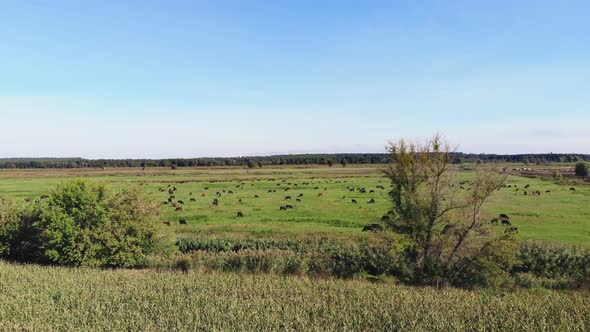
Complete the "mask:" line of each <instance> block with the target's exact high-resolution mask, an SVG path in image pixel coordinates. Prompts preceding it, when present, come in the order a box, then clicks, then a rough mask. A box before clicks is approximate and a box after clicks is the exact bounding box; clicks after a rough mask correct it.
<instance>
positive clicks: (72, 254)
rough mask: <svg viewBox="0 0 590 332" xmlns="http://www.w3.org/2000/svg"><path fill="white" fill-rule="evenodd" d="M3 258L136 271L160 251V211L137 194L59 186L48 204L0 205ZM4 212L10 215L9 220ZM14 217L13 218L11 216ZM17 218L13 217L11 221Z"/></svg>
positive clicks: (78, 185) (85, 184)
mask: <svg viewBox="0 0 590 332" xmlns="http://www.w3.org/2000/svg"><path fill="white" fill-rule="evenodd" d="M3 204H5V205H2V206H3V208H2V210H3V211H5V215H6V216H5V217H2V218H4V219H6V223H4V222H3V223H2V225H1V226H2V227H1V229H0V234H2V235H1V238H2V239H1V240H0V242H2V246H1V248H3V249H2V257H4V258H8V259H12V260H16V261H25V262H38V263H50V264H59V265H70V266H101V267H141V266H145V265H146V262H147V255H149V254H152V253H154V252H155V251H156V250H157V249H158V248H159V243H158V236H157V229H156V228H155V225H156V222H155V221H156V220H158V219H159V207H158V205H156V204H154V203H152V202H151V200H149V199H148V198H147V196H146V195H145V194H144V193H143V192H142V191H141V190H139V189H136V188H128V189H124V190H121V191H118V192H114V193H108V192H107V190H106V188H105V187H104V186H102V185H97V184H92V183H89V182H87V181H83V180H75V181H70V182H65V183H62V184H60V185H58V186H57V187H56V188H55V189H54V190H53V191H52V193H51V195H50V198H49V199H47V200H40V201H36V202H34V203H33V204H30V206H28V207H25V208H21V209H20V210H19V209H18V208H16V210H15V208H14V207H9V206H10V204H7V203H3ZM8 211H13V212H10V214H8ZM14 211H17V212H14ZM15 214H16V215H17V217H14V215H15Z"/></svg>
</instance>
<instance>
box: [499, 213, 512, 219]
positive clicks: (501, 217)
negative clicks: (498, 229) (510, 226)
mask: <svg viewBox="0 0 590 332" xmlns="http://www.w3.org/2000/svg"><path fill="white" fill-rule="evenodd" d="M500 219H506V220H510V217H509V216H508V215H507V214H504V213H501V214H500Z"/></svg>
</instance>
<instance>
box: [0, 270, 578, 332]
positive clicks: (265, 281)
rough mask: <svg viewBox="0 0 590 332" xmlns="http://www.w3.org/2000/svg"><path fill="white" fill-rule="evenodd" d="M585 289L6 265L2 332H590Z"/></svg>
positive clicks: (0, 278) (0, 294)
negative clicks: (441, 286) (499, 289)
mask: <svg viewBox="0 0 590 332" xmlns="http://www.w3.org/2000/svg"><path fill="white" fill-rule="evenodd" d="M587 317H590V297H589V296H588V294H585V293H581V292H578V293H567V292H554V291H542V292H541V291H539V292H534V291H518V292H514V293H490V292H486V291H464V290H455V289H448V290H445V291H437V290H434V289H422V288H409V287H403V286H395V285H389V284H371V283H367V282H363V281H354V280H353V281H342V280H311V279H307V278H301V277H277V276H274V275H251V274H244V275H236V274H225V273H210V272H195V273H189V274H179V273H173V272H156V271H151V270H144V271H97V270H92V269H69V268H50V267H39V266H18V265H10V264H6V263H1V262H0V330H3V331H8V330H10V331H18V330H35V331H48V330H82V331H123V330H132V331H138V330H141V331H194V330H203V331H214V330H217V331H219V330H224V331H230V330H244V331H270V330H274V331H276V330H297V331H301V330H313V331H320V330H322V331H325V330H328V331H358V330H389V331H391V330H405V331H453V330H488V331H507V330H528V331H557V330H559V331H566V330H567V331H587V330H588V329H590V325H588V324H589V322H588V320H587V319H585V318H587Z"/></svg>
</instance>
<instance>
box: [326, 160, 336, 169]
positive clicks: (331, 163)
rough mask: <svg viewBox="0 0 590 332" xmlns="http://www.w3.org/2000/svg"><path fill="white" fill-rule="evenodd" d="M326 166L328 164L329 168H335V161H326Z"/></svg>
mask: <svg viewBox="0 0 590 332" xmlns="http://www.w3.org/2000/svg"><path fill="white" fill-rule="evenodd" d="M326 164H328V167H332V166H334V160H332V159H328V160H326Z"/></svg>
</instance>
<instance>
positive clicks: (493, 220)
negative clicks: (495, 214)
mask: <svg viewBox="0 0 590 332" xmlns="http://www.w3.org/2000/svg"><path fill="white" fill-rule="evenodd" d="M490 224H492V225H497V224H498V218H494V219H492V221H490Z"/></svg>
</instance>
